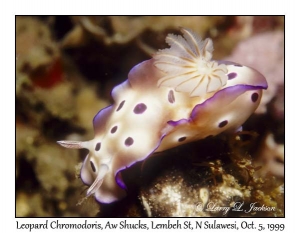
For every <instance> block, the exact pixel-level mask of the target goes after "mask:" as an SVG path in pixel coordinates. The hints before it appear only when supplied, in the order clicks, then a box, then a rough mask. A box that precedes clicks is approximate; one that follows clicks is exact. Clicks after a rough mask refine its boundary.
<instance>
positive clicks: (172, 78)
mask: <svg viewBox="0 0 300 233" xmlns="http://www.w3.org/2000/svg"><path fill="white" fill-rule="evenodd" d="M181 31H182V33H183V36H184V37H182V36H175V35H172V34H169V35H168V36H167V38H166V42H167V43H168V44H169V45H170V46H171V47H170V48H167V49H163V50H160V51H158V52H157V53H156V54H155V55H154V56H153V58H154V59H155V62H154V64H155V66H156V67H157V68H158V69H160V70H161V71H163V72H164V73H165V76H163V77H162V78H161V79H159V80H158V82H157V85H158V86H165V87H171V88H174V89H175V90H176V91H178V92H187V93H189V94H190V96H191V97H194V96H199V97H203V96H205V95H206V93H210V92H214V91H217V90H219V89H220V88H221V87H223V86H224V85H225V84H226V82H227V79H228V77H227V75H226V73H227V68H226V65H224V64H220V65H219V64H218V63H217V62H215V61H211V58H212V52H213V43H212V41H211V39H205V40H204V41H202V40H201V38H200V37H199V36H198V35H196V34H195V33H194V32H193V31H191V30H188V29H184V28H182V29H181Z"/></svg>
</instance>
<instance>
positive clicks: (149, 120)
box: [58, 29, 267, 203]
mask: <svg viewBox="0 0 300 233" xmlns="http://www.w3.org/2000/svg"><path fill="white" fill-rule="evenodd" d="M181 30H182V32H183V37H182V36H175V35H169V36H168V37H167V39H166V41H167V43H168V44H169V45H170V46H171V48H168V49H164V50H160V51H159V52H157V53H156V54H155V55H154V58H153V59H150V60H148V61H144V62H142V63H140V64H138V65H136V66H135V67H133V68H132V69H131V71H130V72H129V75H128V79H127V80H126V81H124V82H123V83H121V84H120V85H118V86H116V87H115V88H114V89H113V91H112V97H113V100H114V103H113V104H112V105H111V106H108V107H106V108H104V109H102V110H101V111H99V112H98V114H97V115H96V116H95V117H94V119H93V125H94V132H95V137H94V139H92V140H90V141H83V142H78V141H58V143H59V144H60V145H61V146H64V147H66V148H73V149H81V148H85V149H88V150H89V154H88V155H87V156H86V158H85V160H84V162H83V165H82V167H81V171H80V177H81V179H82V181H83V183H84V184H86V185H88V186H89V189H88V190H87V196H90V195H94V196H95V197H96V199H97V200H98V201H99V202H101V203H111V202H114V201H117V200H119V199H121V198H123V197H124V196H125V195H126V186H125V184H124V182H123V180H122V176H121V172H122V170H124V169H127V168H128V167H131V166H132V165H133V164H135V163H137V162H139V161H143V160H145V159H146V158H147V157H148V156H150V155H152V154H153V153H157V152H160V151H164V150H166V149H170V148H172V147H176V146H179V145H182V144H185V143H188V142H192V141H196V140H200V139H204V138H207V137H209V136H215V135H218V134H220V133H223V132H234V131H235V130H237V129H238V128H239V127H241V125H243V123H244V122H245V121H246V120H247V119H248V117H249V116H250V115H251V114H252V113H253V112H254V111H255V109H256V108H257V107H258V105H259V103H260V99H261V97H262V94H263V89H266V88H267V82H266V79H265V78H264V76H263V75H262V74H260V73H259V72H258V71H256V70H254V69H252V68H250V67H246V66H243V65H240V64H237V63H233V62H228V61H214V60H212V52H213V44H212V40H211V39H205V40H203V41H202V40H201V38H200V37H198V36H197V35H196V34H195V33H194V32H192V31H191V30H188V29H181Z"/></svg>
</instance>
